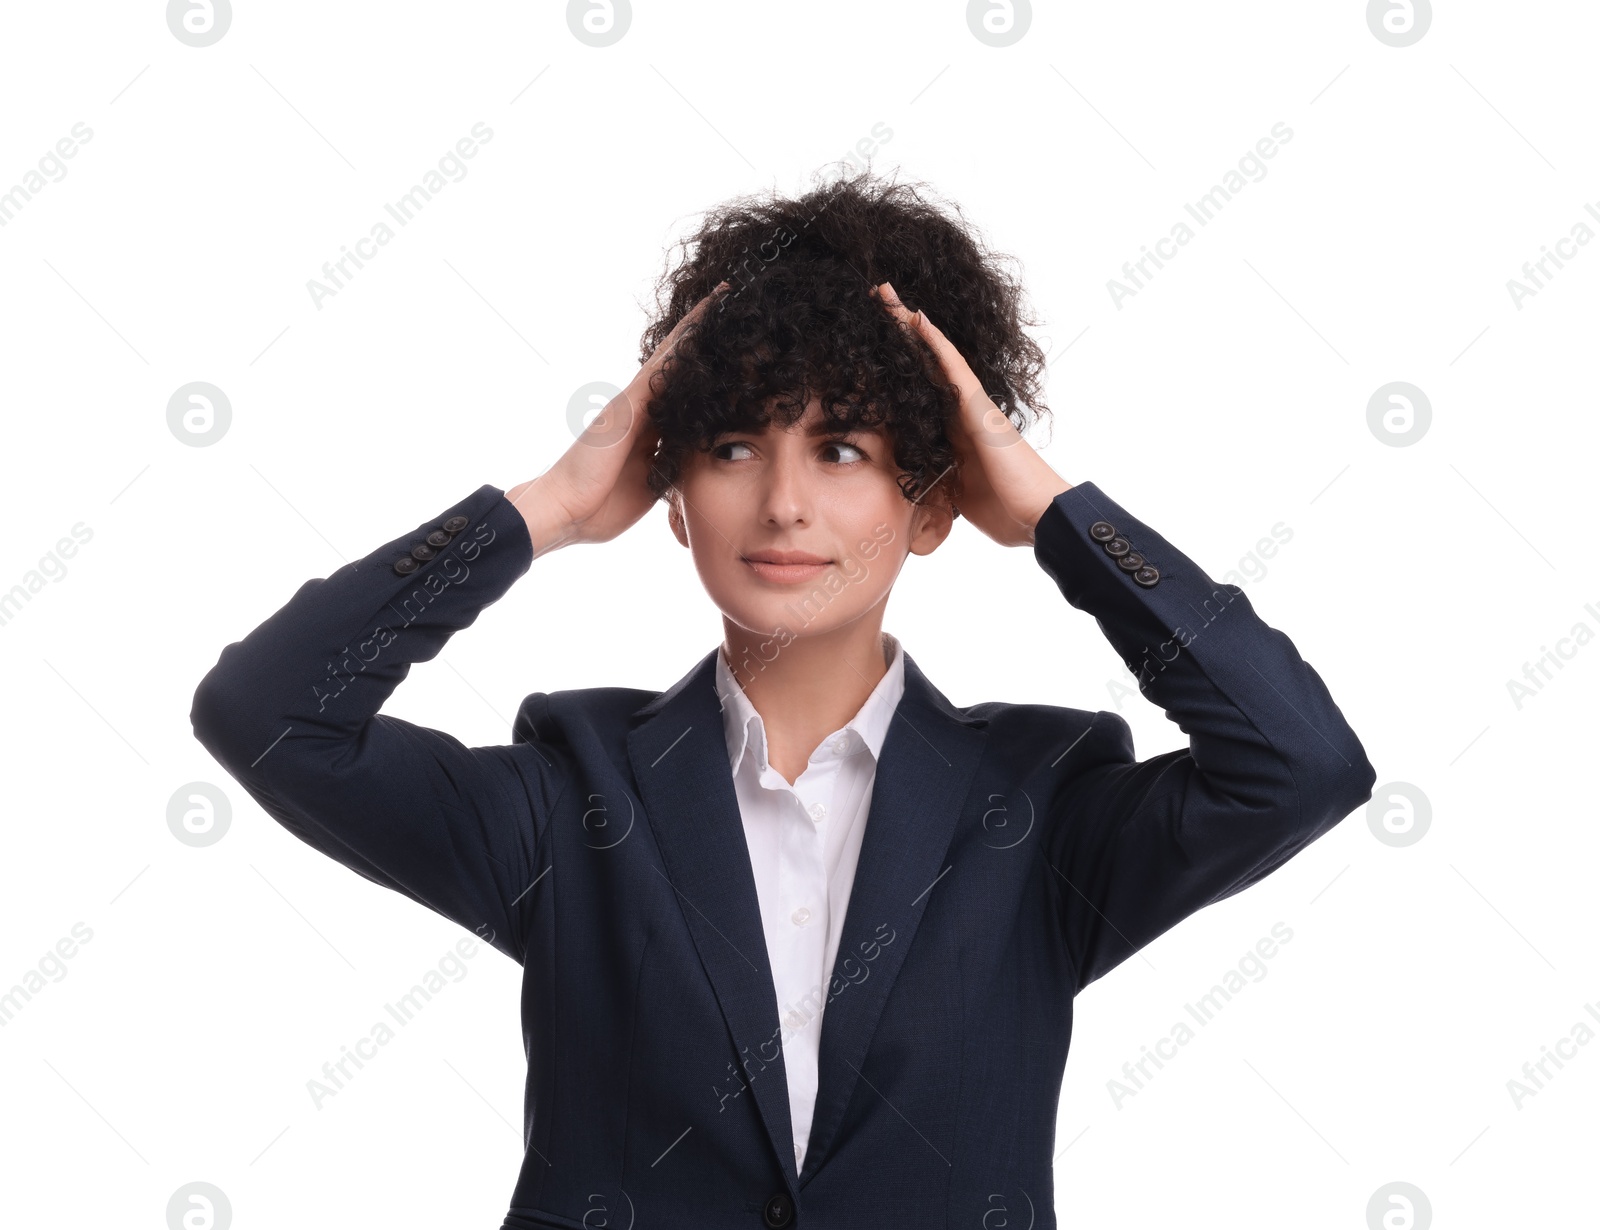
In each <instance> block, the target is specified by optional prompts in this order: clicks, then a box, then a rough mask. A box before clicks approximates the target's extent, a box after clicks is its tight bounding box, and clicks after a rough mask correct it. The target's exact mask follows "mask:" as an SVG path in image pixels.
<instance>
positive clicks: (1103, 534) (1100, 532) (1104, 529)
mask: <svg viewBox="0 0 1600 1230" xmlns="http://www.w3.org/2000/svg"><path fill="white" fill-rule="evenodd" d="M1116 536H1117V527H1116V526H1114V525H1112V524H1111V522H1109V521H1096V522H1095V523H1094V524H1093V525H1091V526H1090V527H1089V537H1090V538H1092V539H1094V540H1095V541H1096V542H1109V541H1110V540H1111V539H1113V538H1115V537H1116Z"/></svg>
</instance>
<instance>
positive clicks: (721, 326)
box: [639, 169, 1050, 500]
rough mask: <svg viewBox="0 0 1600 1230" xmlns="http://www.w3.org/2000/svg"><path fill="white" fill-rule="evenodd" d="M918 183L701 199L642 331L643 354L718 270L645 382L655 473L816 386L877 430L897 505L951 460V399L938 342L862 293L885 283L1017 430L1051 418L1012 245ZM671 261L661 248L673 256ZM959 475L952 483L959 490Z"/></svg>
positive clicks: (658, 484) (865, 174) (876, 180)
mask: <svg viewBox="0 0 1600 1230" xmlns="http://www.w3.org/2000/svg"><path fill="white" fill-rule="evenodd" d="M935 195H936V194H934V193H933V192H932V191H931V190H930V189H929V188H928V187H927V185H925V184H906V183H899V182H896V181H895V180H893V179H890V180H885V179H882V178H880V177H876V176H874V175H873V173H872V172H871V170H870V169H869V170H866V171H861V172H859V173H858V174H855V175H853V176H848V177H846V178H842V179H839V180H837V181H836V182H833V183H831V184H824V185H821V186H819V187H816V188H815V189H813V190H812V191H810V192H808V193H806V194H805V195H804V196H801V197H799V198H798V199H785V198H783V197H780V196H778V195H777V194H776V193H775V192H772V193H769V194H767V195H765V196H758V195H752V196H746V197H741V198H737V199H735V200H732V201H729V202H727V203H725V204H722V205H720V206H716V207H715V208H713V209H711V210H710V211H708V212H707V213H706V215H705V217H704V220H703V221H702V223H701V224H700V226H699V228H698V229H697V230H696V231H695V232H694V233H693V234H692V235H690V236H689V237H688V238H686V239H683V240H681V241H680V243H679V244H678V245H677V247H678V248H681V249H683V250H684V251H685V253H687V252H688V250H689V249H690V248H692V249H693V255H692V256H687V255H686V257H685V259H684V260H683V262H682V263H681V264H679V265H678V266H677V267H676V268H665V269H664V271H663V273H662V276H661V278H660V280H659V281H658V282H657V284H656V288H655V290H656V304H657V309H656V315H655V317H654V318H653V319H652V320H651V321H650V323H649V325H648V326H647V327H646V329H645V331H644V335H643V337H642V338H641V339H640V343H639V352H640V355H639V357H640V362H641V363H642V362H644V361H645V360H647V359H648V358H649V357H650V355H651V354H652V353H653V352H654V351H655V349H656V347H657V346H658V345H659V344H660V343H661V341H662V340H663V339H664V338H665V337H666V336H667V334H668V333H670V332H671V331H672V328H673V326H674V325H675V324H677V323H678V321H679V320H681V319H682V318H683V316H684V315H685V314H686V313H688V312H689V310H690V309H691V308H693V307H694V306H695V304H697V303H698V302H700V300H701V299H702V298H703V297H704V296H705V295H706V294H708V293H709V292H710V291H711V290H712V289H713V288H714V287H715V286H716V285H717V284H718V283H719V282H722V281H727V282H728V283H729V288H728V290H727V291H725V292H724V293H723V295H722V297H721V299H720V300H718V301H715V302H714V303H713V304H711V305H709V306H708V310H707V312H706V314H705V317H704V318H703V319H702V320H699V321H697V322H695V324H694V325H692V326H691V327H690V328H689V329H688V330H686V331H685V333H684V335H683V336H682V337H681V338H680V340H679V342H678V344H677V345H676V347H675V348H674V352H673V354H672V355H671V356H670V357H669V358H668V359H667V360H666V362H665V363H664V364H663V366H662V368H661V370H660V371H658V372H657V373H656V374H655V376H654V377H653V379H652V382H651V402H650V411H649V412H650V416H651V419H652V420H653V425H654V426H655V427H656V429H657V430H658V431H659V432H660V436H661V443H660V446H659V448H658V450H657V453H656V457H655V464H654V467H653V469H652V471H651V474H650V478H649V483H650V488H651V490H652V491H654V492H655V494H656V496H657V497H658V498H664V497H665V496H666V494H667V493H668V491H669V490H670V489H671V488H672V487H674V486H676V485H677V483H678V481H679V478H680V476H681V474H682V471H683V465H684V463H685V461H686V460H687V458H688V456H689V454H690V453H691V450H699V449H706V448H709V447H710V445H711V442H712V441H713V440H714V439H715V438H716V437H717V436H718V435H720V434H722V433H723V432H728V431H749V432H752V433H759V432H760V431H762V430H763V429H764V428H765V427H766V426H767V423H768V422H769V420H772V419H776V420H777V425H778V427H779V428H780V429H784V428H788V427H791V426H793V425H794V424H795V423H796V422H798V421H799V419H800V418H801V417H802V415H803V414H804V412H805V408H806V406H807V405H808V404H809V402H810V400H811V398H812V397H816V398H818V399H819V400H820V402H821V408H822V413H823V415H824V416H825V417H826V418H828V419H830V420H832V421H834V422H835V423H837V424H838V426H839V430H840V431H851V430H858V429H862V428H870V427H877V426H883V427H886V429H887V430H888V432H889V435H890V438H891V439H892V441H893V447H894V461H895V464H896V465H897V466H898V467H899V469H900V471H901V475H900V477H899V479H898V480H897V481H898V484H899V486H900V490H901V492H902V493H903V494H904V495H905V497H906V499H908V500H917V499H920V498H921V497H922V495H924V494H926V493H927V491H928V490H929V489H931V488H932V486H933V485H934V484H936V483H937V482H938V480H939V479H940V478H941V477H943V476H944V474H945V473H946V472H947V471H948V470H950V469H951V468H952V467H954V466H955V465H956V454H955V450H954V448H953V447H952V445H951V443H950V438H949V435H948V434H947V432H946V425H947V424H948V423H949V422H950V419H951V416H952V415H954V414H955V413H956V410H957V408H958V398H957V395H956V391H955V388H954V386H953V385H950V384H949V383H948V382H947V381H946V380H945V378H944V374H943V372H942V371H941V369H940V366H939V363H938V360H937V358H936V357H935V356H934V354H933V351H932V350H931V349H930V348H929V347H928V346H927V344H926V343H924V342H923V341H922V340H921V338H919V337H917V336H915V335H914V334H913V333H911V332H910V330H908V329H906V328H904V327H902V326H901V325H900V324H899V323H898V322H897V321H895V320H894V319H893V317H891V316H890V315H889V313H888V312H887V311H886V310H885V309H884V307H883V305H882V303H881V302H880V301H879V300H878V299H877V298H876V297H875V296H873V295H872V294H871V293H870V291H871V288H872V287H873V286H875V285H877V284H878V283H879V282H885V281H887V282H890V283H892V284H893V285H894V288H895V290H896V292H898V294H899V296H900V300H901V302H902V303H904V304H905V305H906V307H907V308H908V309H910V310H911V311H916V310H917V309H919V308H921V309H924V310H925V311H926V312H927V313H928V316H929V318H930V319H931V320H932V321H933V322H934V323H935V324H936V325H938V327H939V328H940V329H941V330H942V331H943V332H944V334H945V336H946V337H948V338H949V339H950V341H951V342H952V343H953V344H954V345H955V347H956V349H957V350H959V351H960V352H961V354H962V357H963V358H965V359H966V360H967V362H968V364H969V365H970V366H971V367H972V370H973V372H974V373H976V375H977V377H978V379H979V381H980V382H981V383H982V385H983V388H984V391H985V392H986V393H988V394H989V396H990V397H991V398H993V400H994V402H995V404H996V405H997V406H999V407H1000V409H1001V410H1002V411H1003V412H1004V413H1005V414H1006V416H1007V417H1008V418H1009V419H1010V420H1011V421H1012V423H1013V425H1014V426H1015V427H1016V428H1017V430H1018V431H1019V432H1020V431H1023V430H1025V429H1026V428H1027V427H1028V425H1029V424H1028V419H1027V413H1028V412H1029V411H1031V412H1032V413H1033V415H1034V418H1035V421H1039V420H1042V419H1044V418H1045V417H1047V416H1048V415H1049V413H1050V410H1049V407H1048V406H1047V405H1046V404H1045V403H1044V400H1043V396H1042V391H1041V387H1040V386H1041V381H1042V377H1043V374H1044V367H1045V356H1044V353H1043V351H1041V350H1040V349H1039V347H1038V345H1037V344H1036V343H1035V342H1034V341H1033V339H1032V338H1031V337H1029V336H1028V335H1027V334H1026V333H1024V332H1023V326H1024V325H1036V324H1037V323H1038V322H1037V321H1035V320H1033V319H1031V317H1030V316H1029V315H1028V313H1027V308H1026V304H1025V301H1024V296H1023V290H1022V284H1021V281H1020V279H1019V278H1016V277H1013V276H1012V275H1011V273H1010V272H1009V270H1008V268H1007V266H1008V264H1009V263H1010V262H1011V261H1012V258H1011V257H1008V256H1005V255H1003V254H999V253H995V252H993V251H990V250H989V249H988V248H987V247H986V246H985V245H984V243H983V240H982V238H981V237H980V236H979V235H978V234H977V233H976V232H975V230H974V228H972V227H971V226H970V225H969V224H967V223H966V221H965V219H964V217H963V216H962V214H961V210H960V207H959V206H957V205H954V204H953V203H946V204H947V206H948V212H947V211H945V210H941V209H940V208H939V207H938V206H937V205H936V204H934V203H930V201H929V200H928V199H927V198H929V197H934V196H935ZM670 263H671V251H669V253H668V261H667V264H668V265H669V266H670ZM959 482H960V475H959V470H958V472H957V475H956V482H955V484H954V486H953V488H951V489H948V490H953V491H955V492H959Z"/></svg>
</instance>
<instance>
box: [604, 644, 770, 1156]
mask: <svg viewBox="0 0 1600 1230" xmlns="http://www.w3.org/2000/svg"><path fill="white" fill-rule="evenodd" d="M717 653H718V650H715V649H714V650H712V651H711V652H710V653H708V654H707V655H706V656H705V657H704V658H702V659H700V662H699V664H698V665H697V666H695V668H694V669H693V670H691V671H690V672H689V673H688V674H687V675H685V676H684V677H683V678H682V679H680V680H679V681H678V682H677V683H675V684H674V685H673V686H672V687H671V688H670V689H668V690H667V691H665V692H663V693H662V694H661V695H660V696H658V697H656V699H654V700H653V701H651V702H650V703H649V704H647V705H646V706H644V708H642V709H640V710H639V711H638V712H637V713H635V714H634V715H633V716H634V720H635V725H634V727H633V729H632V730H630V731H629V733H628V757H629V759H630V760H631V762H632V764H633V776H634V781H635V782H636V783H637V784H638V788H639V793H640V796H641V798H642V799H643V802H644V806H645V813H646V816H647V818H648V821H649V824H650V828H651V831H652V832H653V833H654V834H655V839H656V844H657V846H658V847H659V848H660V850H661V857H662V860H663V861H664V862H665V863H666V867H665V868H664V874H665V878H666V880H667V881H668V884H670V886H671V887H670V889H669V890H668V891H670V892H672V893H673V895H674V896H675V897H676V898H677V901H678V905H679V907H680V908H681V909H682V911H683V917H684V921H685V922H686V923H687V924H688V927H689V934H690V935H691V936H692V937H693V939H694V944H695V948H696V949H697V950H698V951H699V954H700V961H701V964H702V965H703V966H704V967H705V971H706V975H707V977H709V978H710V980H711V985H712V988H713V990H714V991H715V992H716V996H717V1002H718V1003H720V1004H721V1006H722V1015H723V1018H724V1019H725V1020H726V1021H727V1023H728V1030H729V1032H730V1033H731V1034H732V1035H733V1042H734V1047H735V1051H736V1053H737V1054H738V1055H739V1056H740V1057H741V1058H742V1061H743V1062H742V1063H741V1064H740V1065H739V1066H738V1067H736V1068H735V1073H736V1074H737V1075H735V1074H734V1073H729V1072H727V1071H722V1072H714V1073H707V1081H708V1083H714V1084H715V1085H718V1086H722V1087H724V1088H729V1089H736V1088H737V1084H736V1083H735V1082H736V1081H737V1082H744V1083H747V1084H748V1085H749V1090H750V1093H751V1094H752V1095H753V1096H754V1097H755V1100H756V1104H757V1106H758V1107H759V1108H760V1111H761V1120H762V1122H763V1123H764V1124H765V1125H766V1129H767V1135H768V1136H769V1137H770V1138H771V1140H772V1146H773V1148H774V1150H775V1151H776V1152H777V1155H778V1160H779V1161H780V1162H781V1163H782V1164H783V1167H784V1170H785V1172H786V1173H787V1174H788V1176H789V1179H790V1181H791V1182H794V1181H795V1180H796V1179H797V1175H796V1173H795V1163H794V1144H793V1140H794V1128H793V1123H792V1120H791V1119H790V1116H789V1086H788V1077H787V1074H786V1072H785V1069H784V1066H783V1050H782V1046H781V1044H780V1040H781V1035H780V1033H779V1024H778V993H777V990H776V987H775V984H774V983H773V980H772V967H771V965H770V963H769V961H768V959H767V941H766V935H765V933H764V932H763V931H762V927H761V903H760V899H759V898H758V897H757V896H756V881H755V872H754V871H753V870H752V868H751V864H750V852H749V847H748V845H747V844H746V842H745V836H744V821H743V820H742V818H741V817H740V814H739V800H738V796H737V795H736V794H735V793H734V788H733V772H732V769H731V767H730V765H729V764H728V747H727V742H726V739H725V737H724V733H723V725H722V706H721V702H720V700H719V698H718V696H717V692H716V655H717Z"/></svg>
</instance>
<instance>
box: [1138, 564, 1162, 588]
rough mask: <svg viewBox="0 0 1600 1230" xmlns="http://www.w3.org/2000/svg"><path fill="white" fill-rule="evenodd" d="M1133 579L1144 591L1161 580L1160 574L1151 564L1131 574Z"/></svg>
mask: <svg viewBox="0 0 1600 1230" xmlns="http://www.w3.org/2000/svg"><path fill="white" fill-rule="evenodd" d="M1133 579H1134V580H1135V581H1136V582H1138V583H1139V584H1140V585H1143V586H1144V587H1145V588H1146V589H1149V588H1150V587H1151V586H1152V585H1154V584H1155V583H1156V582H1157V581H1159V580H1160V579H1161V574H1160V573H1159V572H1157V571H1156V569H1155V567H1154V566H1153V565H1151V564H1145V565H1144V566H1143V567H1142V568H1140V569H1139V571H1138V572H1136V573H1134V574H1133Z"/></svg>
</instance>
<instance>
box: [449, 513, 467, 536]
mask: <svg viewBox="0 0 1600 1230" xmlns="http://www.w3.org/2000/svg"><path fill="white" fill-rule="evenodd" d="M444 528H445V529H446V530H447V531H448V532H449V533H452V534H459V533H460V532H461V531H462V530H464V529H466V528H467V519H466V518H465V517H460V516H456V517H451V518H450V520H448V521H446V522H445V523H444Z"/></svg>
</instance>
